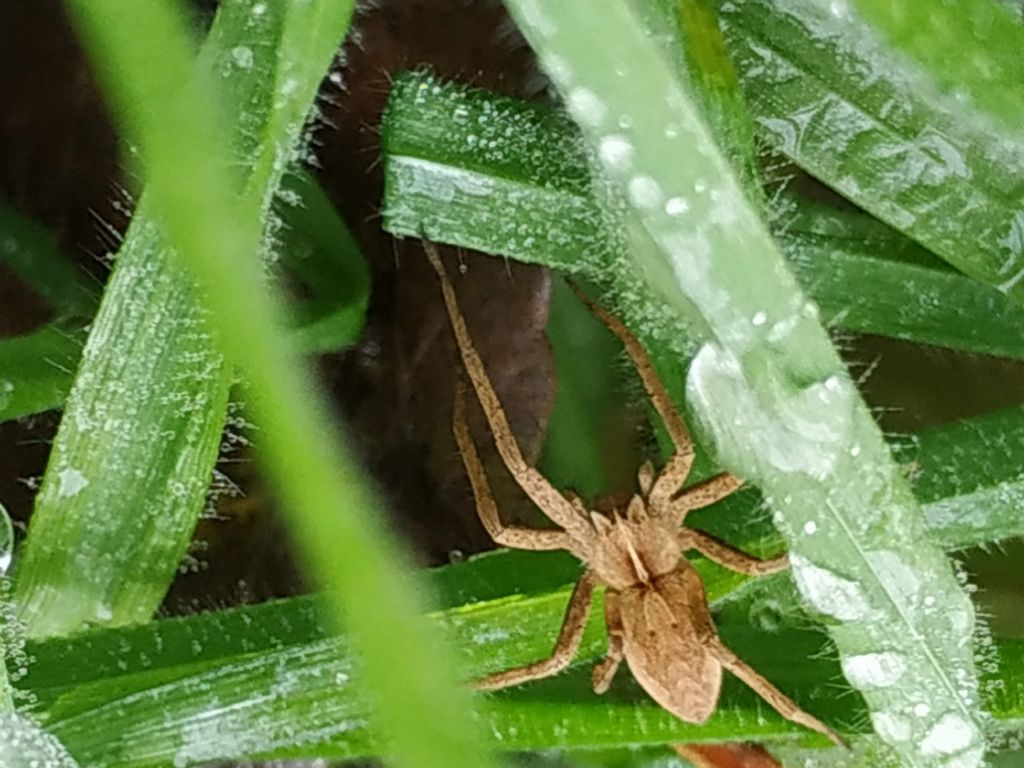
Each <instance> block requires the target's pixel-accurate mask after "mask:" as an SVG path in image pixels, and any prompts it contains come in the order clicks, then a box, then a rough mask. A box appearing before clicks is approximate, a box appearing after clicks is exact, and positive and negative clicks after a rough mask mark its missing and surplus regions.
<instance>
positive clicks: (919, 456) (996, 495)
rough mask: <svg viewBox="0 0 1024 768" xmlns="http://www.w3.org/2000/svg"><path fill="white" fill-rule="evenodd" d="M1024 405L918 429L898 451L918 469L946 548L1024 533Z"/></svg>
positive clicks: (937, 535) (920, 489)
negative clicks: (916, 433)
mask: <svg viewBox="0 0 1024 768" xmlns="http://www.w3.org/2000/svg"><path fill="white" fill-rule="evenodd" d="M1022 430H1024V407H1020V406H1018V407H1015V408H1008V409H1005V410H1002V411H997V412H995V413H989V414H985V415H984V416H979V417H977V418H974V419H969V420H966V421H960V422H956V423H954V424H950V425H947V426H944V427H939V428H935V429H929V430H926V431H924V432H921V433H919V434H918V435H917V436H916V439H915V440H914V441H913V442H912V443H910V444H909V445H908V446H907V447H906V448H905V449H903V450H901V451H899V452H898V453H897V455H898V456H899V457H900V459H901V460H904V461H906V462H907V466H908V467H909V468H910V469H911V471H912V472H913V474H914V477H915V479H914V493H915V495H916V496H917V498H918V499H919V500H920V501H921V503H922V505H923V506H924V513H925V517H926V519H927V521H928V526H929V529H930V530H931V531H933V538H934V540H935V541H936V542H937V543H939V544H940V545H942V546H944V547H947V548H954V547H968V546H977V545H982V544H987V543H990V542H993V541H998V540H1000V539H1008V538H1012V537H1015V536H1020V535H1022V525H1024V515H1021V509H1024V473H1022V471H1021V467H1024V441H1022V440H1021V435H1022V434H1024V432H1022Z"/></svg>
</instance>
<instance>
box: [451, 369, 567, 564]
mask: <svg viewBox="0 0 1024 768" xmlns="http://www.w3.org/2000/svg"><path fill="white" fill-rule="evenodd" d="M452 432H453V433H454V434H455V442H456V444H457V445H458V446H459V453H460V454H461V455H462V463H463V464H464V465H465V467H466V474H467V475H469V483H470V485H471V486H472V487H473V499H474V500H475V501H476V513H477V516H478V517H479V518H480V522H481V523H483V525H484V528H486V529H487V533H488V534H490V536H491V538H492V539H493V540H494V543H495V544H499V545H500V546H503V547H513V548H515V549H532V550H550V549H569V548H570V547H571V542H570V540H569V535H568V534H567V533H566V532H565V531H557V530H551V531H544V530H540V529H535V528H520V527H512V526H506V525H504V524H503V523H502V522H501V519H500V518H499V517H498V505H497V504H496V503H495V501H494V495H493V494H492V493H491V486H490V484H489V483H488V482H487V474H486V472H485V471H484V466H483V463H482V462H481V461H480V455H479V454H478V453H477V452H476V445H475V444H474V443H473V438H472V436H471V435H470V434H469V425H468V423H467V422H466V385H465V383H464V382H463V381H462V378H461V377H459V378H458V380H457V381H456V384H455V405H454V408H453V410H452Z"/></svg>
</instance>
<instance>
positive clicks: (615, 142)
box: [597, 134, 633, 170]
mask: <svg viewBox="0 0 1024 768" xmlns="http://www.w3.org/2000/svg"><path fill="white" fill-rule="evenodd" d="M597 154H598V155H599V156H600V158H601V162H603V163H604V164H605V165H606V166H607V167H608V168H611V169H614V170H622V169H624V168H628V167H629V166H630V164H632V162H633V145H632V144H630V143H629V139H627V138H626V137H625V136H620V135H619V134H612V135H611V136H605V137H604V138H603V139H601V143H600V144H599V145H598V148H597Z"/></svg>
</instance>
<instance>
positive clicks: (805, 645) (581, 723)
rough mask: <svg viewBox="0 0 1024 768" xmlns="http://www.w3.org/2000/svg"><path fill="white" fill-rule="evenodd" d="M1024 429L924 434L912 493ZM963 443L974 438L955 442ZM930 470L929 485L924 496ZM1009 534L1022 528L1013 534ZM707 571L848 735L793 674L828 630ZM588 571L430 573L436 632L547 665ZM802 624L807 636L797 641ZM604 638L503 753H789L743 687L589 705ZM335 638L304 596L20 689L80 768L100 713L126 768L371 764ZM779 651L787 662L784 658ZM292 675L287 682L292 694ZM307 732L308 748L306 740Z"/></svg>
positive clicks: (84, 662)
mask: <svg viewBox="0 0 1024 768" xmlns="http://www.w3.org/2000/svg"><path fill="white" fill-rule="evenodd" d="M1022 424H1024V408H1018V409H1012V410H1010V411H1006V412H1005V413H1004V414H1002V421H1001V423H1000V424H998V425H997V424H994V423H993V422H992V420H991V417H983V418H980V419H972V420H969V421H965V422H962V423H959V424H955V425H951V426H949V427H943V428H940V429H938V430H934V431H929V432H926V433H924V434H922V435H921V436H920V437H919V438H918V439H917V440H916V445H917V450H918V452H917V453H916V454H915V455H914V457H913V458H914V460H916V461H918V462H919V463H920V465H921V469H920V473H921V478H922V480H921V481H919V487H926V488H927V487H930V488H931V489H933V490H929V491H928V493H937V494H940V495H941V493H942V490H941V489H942V488H943V487H946V488H947V489H949V492H950V493H953V494H956V493H957V491H956V490H955V488H954V487H953V486H948V485H947V486H944V485H943V478H944V477H945V475H946V473H945V467H946V466H948V462H950V461H956V459H957V457H958V456H960V455H961V450H962V447H963V446H966V451H967V453H975V450H974V448H973V447H972V446H973V445H974V444H975V443H977V444H979V445H983V444H985V443H986V441H987V440H988V439H989V438H992V439H998V435H1000V434H1012V433H1013V431H1014V430H1015V429H1016V430H1019V429H1020V428H1021V425H1022ZM964 434H966V435H967V436H968V438H967V442H966V443H961V442H960V440H959V438H960V437H961V436H962V435H964ZM957 469H962V471H963V473H964V474H963V477H964V478H966V479H965V480H964V482H965V483H967V484H969V485H971V486H973V485H974V484H975V483H977V484H978V485H982V484H984V483H985V482H987V480H986V478H988V479H991V475H990V474H989V471H988V469H987V468H985V467H983V466H982V465H981V464H980V463H978V462H970V463H968V464H967V465H965V466H964V467H962V468H957ZM1007 469H1009V463H1008V466H1007ZM933 473H935V474H936V475H937V478H936V481H935V483H934V484H933V485H931V486H927V485H923V481H924V480H926V479H928V478H929V477H930V476H931V475H932V474H933ZM954 499H955V497H943V498H939V497H933V498H932V499H931V503H930V504H926V506H925V510H926V514H927V513H928V511H929V510H930V508H931V506H932V505H934V504H943V503H945V502H947V501H953V500H954ZM754 512H755V510H754V509H752V508H751V507H749V506H747V507H745V508H744V509H742V510H740V511H739V513H738V514H737V517H738V518H739V519H740V520H741V521H743V522H744V523H745V524H744V525H743V526H739V527H737V530H738V531H740V534H739V536H738V537H735V538H733V539H732V540H733V541H737V542H740V543H743V544H744V545H748V546H749V545H750V544H752V543H753V540H752V539H751V538H750V536H751V535H757V532H754V533H753V534H752V533H751V528H750V526H749V521H750V520H751V519H752V516H753V513H754ZM711 513H712V514H713V515H715V516H717V515H720V514H722V510H712V511H711ZM927 519H928V520H929V525H930V526H931V527H930V528H929V537H930V538H932V540H934V541H936V542H942V543H943V546H945V547H947V548H949V549H958V548H961V547H963V546H966V545H968V544H970V543H971V542H972V541H974V540H975V539H976V538H977V537H978V535H979V532H978V531H967V530H965V529H964V528H962V527H961V526H960V524H959V522H958V521H957V519H956V518H955V517H954V516H953V515H931V514H927ZM1011 524H1015V525H1016V528H1015V529H1011V528H1008V527H1007V526H1009V525H1011ZM1021 533H1024V520H1021V518H1020V516H1019V515H1017V516H1015V517H1013V518H1012V519H1011V518H1010V517H1007V518H1006V519H1005V520H1000V519H999V518H998V516H996V517H995V519H994V520H993V527H992V528H991V529H990V531H989V533H988V536H987V537H986V540H988V541H991V540H994V539H995V538H996V537H999V536H1007V535H1020V534H1021ZM742 536H746V537H747V538H746V539H743V538H741V537H742ZM777 544H778V542H777V540H776V541H775V542H774V543H773V544H772V545H771V546H776V545H777ZM697 566H698V567H699V568H701V570H702V573H703V574H704V576H705V579H706V581H707V584H708V587H709V590H710V594H711V596H712V598H713V599H716V600H718V601H719V602H718V605H719V607H720V610H719V612H718V622H719V624H720V625H721V626H722V627H723V631H724V632H726V633H727V635H728V636H729V638H730V642H732V643H733V644H735V645H736V646H737V647H738V648H739V647H742V648H743V650H744V653H745V654H746V655H748V656H749V657H750V659H751V661H753V660H754V659H755V658H756V659H757V664H758V668H759V669H763V671H765V672H766V673H768V674H769V676H770V677H771V679H773V680H775V681H776V682H778V683H779V684H780V685H782V686H783V687H784V688H785V689H786V690H787V691H789V690H795V691H796V692H797V693H799V694H802V695H803V696H804V698H803V699H801V700H802V701H807V702H808V706H813V707H814V708H815V711H819V710H820V711H821V712H822V713H824V712H826V711H831V712H834V713H835V715H836V716H837V718H839V719H840V722H843V723H844V724H845V725H847V726H850V725H852V724H853V722H855V716H853V715H851V713H850V706H849V701H850V700H849V698H848V697H847V696H846V695H844V691H843V690H842V689H841V688H837V683H836V677H837V675H838V670H837V668H836V666H835V664H834V662H832V663H830V662H822V661H821V660H817V661H812V662H811V663H810V665H809V666H808V667H804V666H803V662H801V664H792V663H791V661H790V660H792V659H793V658H801V659H803V658H804V654H807V655H808V656H814V655H816V654H818V653H819V652H820V651H821V648H822V638H821V635H820V633H819V632H818V630H816V629H814V628H811V627H809V626H808V625H807V623H806V622H805V621H804V620H803V619H801V618H800V616H799V612H798V611H797V609H796V606H795V598H794V597H793V596H792V594H788V595H786V594H782V595H780V594H776V593H775V592H773V591H772V590H771V589H768V588H767V585H764V582H762V581H753V582H744V583H746V584H748V585H749V586H750V587H751V588H753V589H748V590H746V591H745V592H744V593H743V594H744V597H743V598H742V600H741V601H738V600H737V599H736V598H737V595H738V594H739V593H737V592H735V589H736V587H737V586H738V585H739V584H740V580H739V579H738V578H737V577H736V576H735V575H734V574H731V573H729V572H726V571H724V570H722V569H718V568H712V567H709V566H708V564H707V563H705V562H701V561H697ZM577 573H578V565H577V564H576V562H575V560H574V559H573V558H571V557H569V556H566V555H560V554H557V553H553V554H544V553H523V552H514V551H509V550H506V551H502V552H498V553H494V554H489V555H486V556H483V557H479V558H475V559H473V560H471V561H469V562H468V563H464V564H459V565H455V566H450V567H446V568H441V569H437V570H436V571H433V572H432V573H431V576H432V580H433V584H434V587H435V591H436V593H437V594H438V595H439V596H440V598H441V603H442V605H443V606H444V611H443V612H442V613H441V614H440V619H441V621H443V622H444V623H446V624H449V625H452V624H454V625H455V626H456V627H457V631H458V633H459V636H460V637H463V638H465V642H464V643H462V647H463V648H464V649H465V653H466V655H467V657H468V658H469V660H470V663H471V666H472V669H473V670H475V671H481V670H483V669H484V668H487V669H492V668H497V667H498V666H500V665H501V664H502V663H514V662H516V661H518V660H526V659H529V658H532V657H533V656H539V655H541V654H543V653H544V651H545V650H546V649H547V648H548V646H549V643H550V640H551V634H552V633H553V632H554V630H555V627H556V626H557V624H558V621H559V618H560V612H561V610H562V609H563V607H564V602H565V600H566V599H567V597H568V591H569V589H570V584H571V582H572V581H573V580H574V578H575V577H576V575H577ZM786 579H787V577H783V578H782V581H783V583H785V581H786ZM762 587H764V588H762ZM748 593H749V597H747V596H746V595H747V594H748ZM510 598H514V599H510ZM724 598H729V601H728V603H724V602H722V600H723V599H724ZM783 625H786V626H788V629H787V628H784V626H783ZM798 627H803V631H802V632H799V631H797V632H794V630H795V629H797V628H798ZM779 632H782V633H783V634H782V635H781V636H780V635H779V634H778V633H779ZM602 634H603V633H602V632H601V631H600V628H599V627H596V626H595V627H592V628H591V630H590V632H589V634H588V636H587V642H586V647H585V649H584V652H583V655H582V659H581V661H580V663H579V665H578V666H577V667H576V668H575V671H574V672H572V673H570V674H568V675H567V676H565V677H564V678H561V679H560V680H559V681H557V684H556V683H550V684H542V685H534V686H528V687H526V688H523V689H521V690H519V691H516V692H511V693H509V694H501V695H499V696H497V697H495V699H494V701H495V702H496V703H497V707H496V708H495V709H494V714H493V715H492V720H491V722H492V724H493V727H494V728H495V731H496V732H497V733H500V734H501V735H502V736H503V738H504V741H503V743H504V744H506V745H507V746H510V747H518V748H523V749H530V748H540V747H544V748H550V747H551V746H552V745H555V744H557V745H561V746H566V747H583V746H587V747H593V746H596V745H598V744H605V745H615V746H619V745H625V744H637V743H651V744H654V743H663V742H666V741H675V740H679V739H700V740H707V739H714V738H722V739H737V738H743V737H749V738H754V737H756V738H767V739H769V740H772V741H773V742H774V743H779V742H780V741H782V740H786V739H789V738H791V737H792V736H793V735H795V734H794V731H793V730H789V729H787V726H786V724H785V723H784V722H783V721H781V720H780V719H778V718H774V717H772V716H771V715H770V714H768V715H767V719H766V713H765V712H764V709H763V708H760V709H759V708H758V707H757V705H756V703H755V702H754V700H753V699H752V698H750V697H749V696H746V695H745V694H744V692H743V691H742V690H740V689H739V688H738V687H730V688H728V689H727V691H726V694H725V696H726V698H725V701H726V706H725V707H723V710H722V712H721V713H720V714H719V715H716V719H715V720H713V721H712V723H711V724H709V726H708V727H707V728H702V729H690V728H687V727H686V726H684V725H682V724H681V723H679V722H678V721H673V720H672V719H671V718H665V717H664V715H663V714H659V712H658V710H657V709H656V708H655V707H653V706H652V705H651V704H650V702H649V701H647V700H646V699H645V697H644V696H643V694H642V693H641V692H639V691H638V690H637V689H636V688H635V687H633V686H630V685H625V684H617V685H616V687H615V689H614V690H613V691H612V693H611V694H609V696H610V697H611V700H610V701H609V699H608V698H601V697H597V696H594V695H593V694H592V693H591V692H590V690H589V687H588V686H587V682H586V680H585V677H586V670H587V667H588V666H589V664H590V663H591V662H592V661H593V660H596V658H597V657H598V656H599V655H600V653H601V652H602V650H603V643H602V642H601V637H602ZM331 636H332V633H331V631H330V628H329V621H328V614H327V613H326V608H325V606H324V604H323V598H322V597H314V596H310V597H301V598H295V599H291V600H284V601H277V602H272V603H266V604H263V605H257V606H245V607H243V608H238V609H230V610H226V611H219V612H216V613H208V614H201V615H197V616H189V617H185V618H182V619H172V620H167V621H161V622H156V623H154V624H149V625H145V626H140V627H129V628H120V629H116V630H104V631H99V632H92V633H89V634H87V635H83V636H80V637H78V638H71V639H67V640H65V639H57V640H51V641H44V642H41V643H40V642H36V643H32V644H31V645H30V646H29V648H28V649H27V650H28V653H29V654H31V655H32V656H33V657H34V658H35V659H36V663H35V664H33V665H32V666H31V667H30V668H29V672H28V676H27V677H26V678H25V679H24V680H23V681H22V682H21V685H23V686H24V688H25V689H26V690H27V691H30V692H31V693H32V694H33V696H34V697H35V698H36V700H37V702H38V705H37V706H38V709H37V712H38V714H39V716H40V717H43V718H44V719H45V720H46V721H47V722H48V724H49V725H50V726H51V727H52V728H53V729H54V731H55V732H56V733H59V734H60V735H61V736H62V738H64V739H65V740H66V742H67V743H68V745H69V746H70V747H71V748H72V752H73V754H75V755H76V756H78V757H79V759H80V760H82V761H83V762H87V764H93V763H92V762H89V761H96V763H95V764H97V765H104V764H105V763H104V762H103V760H104V759H111V760H113V759H114V758H105V757H104V756H105V754H106V753H105V752H104V750H105V749H106V748H107V745H108V744H109V743H110V737H109V733H107V732H100V731H99V730H97V729H96V728H95V727H93V726H92V724H93V723H94V722H95V716H96V711H97V709H99V710H100V711H102V712H104V713H109V718H110V722H113V723H115V724H116V726H115V727H114V728H113V731H115V732H116V733H117V734H121V736H120V737H119V738H118V739H116V741H115V744H116V746H117V748H118V752H117V758H116V760H117V761H119V762H118V764H125V765H145V764H152V763H154V762H159V761H164V762H166V761H170V760H172V759H173V758H174V756H175V755H177V754H179V752H180V751H181V750H185V749H187V750H188V751H189V754H191V755H193V756H196V757H197V758H202V759H209V760H215V759H221V760H227V759H244V758H250V759H251V758H254V757H256V756H257V755H258V756H262V757H264V758H266V759H284V758H286V757H289V756H291V757H297V756H301V755H305V756H315V755H318V754H330V755H335V756H339V757H341V756H353V755H358V754H366V753H369V752H373V751H374V750H375V749H376V744H377V741H376V737H375V736H374V734H373V731H372V730H370V729H368V728H367V726H366V724H365V722H364V720H365V715H366V707H365V704H364V703H363V693H362V692H361V690H360V689H359V688H358V687H356V686H354V685H353V684H351V683H349V681H348V679H347V678H348V677H351V675H352V660H351V653H350V650H349V649H348V647H347V645H346V644H345V643H344V642H342V641H334V640H331ZM1019 645H1020V643H1019V642H1015V641H1010V640H1002V639H1001V640H999V641H998V642H997V646H998V655H999V657H1000V658H1001V659H1002V660H1003V661H1004V667H1003V670H1002V675H1003V676H1004V677H1007V680H1006V687H1005V688H1003V689H1001V690H996V689H993V690H992V691H991V692H990V693H988V694H987V697H986V698H987V701H988V702H989V704H990V705H991V708H992V710H993V714H994V716H995V717H996V718H997V721H998V723H999V724H1000V725H1001V726H1002V727H1013V725H1014V723H1021V722H1024V680H1020V679H1019V678H1018V677H1017V676H1015V675H1016V672H1015V670H1017V669H1018V667H1017V666H1016V665H1015V664H1013V663H1012V660H1013V658H1014V654H1015V653H1019V652H1020V649H1019V647H1018V646H1019ZM783 646H784V647H785V649H786V651H785V653H782V652H780V651H779V650H778V649H779V647H783ZM825 655H826V657H829V658H830V657H832V654H830V653H828V654H825ZM285 680H288V681H290V683H289V685H287V686H286V687H283V681H285ZM620 682H622V681H620ZM814 694H816V697H812V696H814ZM545 702H547V703H545ZM832 708H834V709H832ZM268 721H272V722H274V723H275V726H274V728H273V729H272V730H268V729H267V728H265V727H264V726H265V724H266V723H267V722H268ZM225 733H238V734H246V738H245V739H243V740H241V741H236V740H234V739H229V738H224V737H222V736H223V734H225ZM296 733H299V734H302V735H303V736H304V737H305V736H309V738H310V740H309V741H304V742H300V743H296V742H295V739H294V734H296ZM186 735H187V739H186Z"/></svg>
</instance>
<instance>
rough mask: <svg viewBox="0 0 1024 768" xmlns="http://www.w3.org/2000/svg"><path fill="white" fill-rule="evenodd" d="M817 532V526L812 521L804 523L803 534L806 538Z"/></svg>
mask: <svg viewBox="0 0 1024 768" xmlns="http://www.w3.org/2000/svg"><path fill="white" fill-rule="evenodd" d="M817 530H818V524H817V523H816V522H814V521H813V520H808V521H807V522H806V523H804V533H806V534H807V535H808V536H813V535H814V534H815V533H816V532H817Z"/></svg>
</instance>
